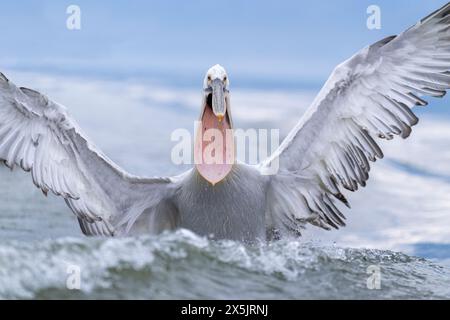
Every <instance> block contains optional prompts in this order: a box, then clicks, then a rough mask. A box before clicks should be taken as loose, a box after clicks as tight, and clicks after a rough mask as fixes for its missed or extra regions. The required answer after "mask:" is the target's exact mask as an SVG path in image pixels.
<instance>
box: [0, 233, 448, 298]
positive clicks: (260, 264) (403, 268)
mask: <svg viewBox="0 0 450 320" xmlns="http://www.w3.org/2000/svg"><path fill="white" fill-rule="evenodd" d="M0 265H1V266H2V268H1V271H0V297H1V298H38V299H47V298H50V299H51V298H90V299H91V298H149V299H161V298H181V299H185V298H193V299H196V298H218V299H222V298H247V299H265V298H273V299H282V298H288V299H291V298H296V299H298V298H304V299H314V298H356V299H363V298H418V297H421V298H449V297H450V269H449V268H446V267H442V266H439V265H437V264H435V263H432V262H430V261H427V260H425V259H421V258H417V257H412V256H408V255H405V254H401V253H395V252H391V251H382V250H369V249H348V248H340V247H335V246H330V247H327V246H318V245H314V244H311V243H302V242H296V241H294V242H292V241H280V242H276V243H272V244H268V245H263V244H261V245H256V246H245V245H242V244H239V243H236V242H231V241H221V242H214V241H210V240H207V239H205V238H200V237H197V236H196V235H194V234H192V233H190V232H188V231H183V230H181V231H178V232H176V233H172V234H164V235H162V236H160V237H157V238H155V237H143V238H127V239H107V240H100V239H97V240H95V239H80V238H64V239H58V240H45V241H42V242H38V243H30V242H21V241H9V242H6V243H2V244H1V245H0ZM73 265H77V266H79V267H80V270H81V290H80V291H69V290H67V289H66V278H67V272H68V270H71V269H70V268H71V266H73ZM371 265H376V266H379V267H380V270H381V288H380V289H379V290H369V289H368V288H367V278H368V274H367V268H368V267H369V266H371ZM68 268H69V269H68Z"/></svg>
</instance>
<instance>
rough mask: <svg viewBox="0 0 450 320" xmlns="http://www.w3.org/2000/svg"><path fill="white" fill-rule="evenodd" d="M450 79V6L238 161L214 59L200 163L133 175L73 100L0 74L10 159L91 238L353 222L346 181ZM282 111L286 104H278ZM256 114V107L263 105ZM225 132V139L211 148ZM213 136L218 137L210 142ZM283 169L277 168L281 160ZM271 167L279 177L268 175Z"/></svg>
mask: <svg viewBox="0 0 450 320" xmlns="http://www.w3.org/2000/svg"><path fill="white" fill-rule="evenodd" d="M449 88H450V3H449V4H447V5H445V6H444V7H443V8H441V9H440V10H437V11H436V12H434V13H432V14H431V15H429V16H427V17H426V18H424V19H422V20H421V21H419V22H418V23H417V24H416V25H414V26H413V27H411V28H409V29H407V30H406V31H405V32H403V33H401V34H400V35H398V36H395V37H388V38H385V39H383V40H381V41H379V42H377V43H375V44H373V45H371V46H369V47H366V48H364V49H362V50H361V51H359V52H358V53H357V54H355V55H354V56H353V57H351V58H350V59H348V60H346V61H345V62H343V63H342V64H340V65H339V66H337V67H336V69H335V70H334V71H333V73H332V74H331V76H330V77H329V79H328V81H327V82H326V83H325V85H324V87H323V88H322V90H321V91H320V92H319V94H318V96H317V97H316V99H315V100H314V102H313V103H312V105H311V106H310V108H309V109H308V111H307V112H306V113H305V115H304V116H303V117H302V118H301V119H300V121H299V122H298V124H297V125H296V126H295V127H294V129H293V130H292V131H291V132H290V133H289V135H288V136H287V137H286V139H285V140H284V141H283V143H282V144H281V146H280V147H279V148H278V149H277V150H276V151H275V152H274V153H273V154H272V155H271V156H270V157H269V158H268V159H267V160H265V161H264V162H263V163H261V164H259V165H258V166H249V165H246V164H243V163H238V162H236V159H235V155H234V149H235V147H234V140H233V139H228V140H227V139H226V137H229V134H230V133H231V137H232V132H233V122H232V117H231V103H230V91H229V79H228V75H227V73H226V71H225V69H224V68H222V67H221V66H219V65H215V66H213V67H212V68H210V69H209V70H208V72H207V74H206V76H205V78H204V82H203V100H202V105H201V113H200V121H201V125H200V126H199V129H198V131H197V132H196V140H195V146H194V153H195V159H196V162H195V166H194V167H193V168H192V169H190V170H189V171H187V172H185V173H184V174H181V175H180V176H177V177H166V178H160V177H157V178H142V177H136V176H132V175H130V174H128V173H127V172H125V171H124V170H122V169H121V168H119V167H118V166H117V165H115V164H114V163H113V162H112V161H111V160H109V159H108V158H107V157H106V156H105V155H104V154H103V153H102V152H101V151H100V150H98V149H97V148H96V147H95V146H94V145H93V143H92V142H90V141H89V139H88V138H87V137H86V136H85V135H83V134H82V133H81V130H80V128H79V127H78V125H77V124H76V122H75V120H74V119H73V118H71V117H70V115H69V114H68V113H67V111H66V109H65V108H64V107H63V106H61V105H59V104H58V103H56V102H53V101H51V100H50V99H48V98H47V97H46V96H44V95H42V94H40V93H38V92H36V91H34V90H30V89H27V88H18V87H16V86H15V85H14V84H13V83H12V82H11V81H9V80H8V79H7V78H6V77H5V76H4V75H3V74H1V73H0V159H3V160H4V162H5V164H6V165H7V166H9V167H11V168H12V167H14V166H18V167H21V168H22V169H24V170H26V171H30V172H31V176H32V179H33V182H34V184H35V185H36V186H37V187H39V188H40V189H41V190H42V191H43V192H44V193H45V194H47V192H48V191H51V192H53V193H54V194H56V195H59V196H62V197H63V198H64V199H65V201H66V203H67V205H68V206H69V208H70V209H71V210H72V211H73V212H74V214H75V215H76V216H77V218H78V221H79V223H80V227H81V229H82V231H83V233H84V234H86V235H103V236H114V235H130V234H141V233H156V234H157V233H160V232H162V231H164V230H171V229H176V228H186V229H190V230H192V231H194V232H196V233H198V234H200V235H204V236H208V237H209V236H211V237H213V238H214V239H234V240H240V241H247V242H252V241H257V240H264V239H267V235H269V237H270V238H273V237H279V236H286V235H295V236H297V235H300V231H301V229H302V228H304V227H305V225H306V224H308V223H309V224H312V225H315V226H318V227H321V228H324V229H330V228H339V227H341V226H344V225H345V223H344V219H345V217H344V215H343V214H342V213H341V209H340V208H339V207H338V205H337V204H338V202H341V203H343V204H345V205H347V206H348V202H347V200H346V198H345V197H344V195H343V193H342V190H343V189H347V190H350V191H356V190H358V188H359V187H363V186H365V185H366V182H367V180H368V179H369V174H368V173H369V170H370V162H374V161H375V160H376V159H381V158H382V157H383V153H382V151H381V148H380V146H379V145H378V143H377V139H379V138H380V139H386V140H390V139H392V138H393V137H394V136H396V135H398V136H400V137H402V138H407V137H408V136H409V134H410V133H411V127H412V126H414V125H415V124H417V121H418V119H417V117H416V116H415V115H414V113H413V112H412V111H411V108H412V107H414V106H416V105H426V101H425V100H423V99H422V97H424V96H433V97H442V96H443V95H445V93H446V91H447V90H448V89H449ZM274 107H276V108H279V107H281V106H279V105H277V106H274ZM249 112H252V113H255V112H258V108H257V106H256V107H255V109H254V110H250V111H249ZM211 132H215V133H218V134H219V136H220V137H221V138H220V139H222V137H224V140H223V142H224V143H223V146H221V148H219V149H215V150H214V152H209V151H210V150H211V146H213V145H215V144H216V143H217V142H220V141H221V140H217V139H218V138H215V139H210V137H209V135H208V134H210V133H211ZM205 137H209V138H207V139H205ZM275 163H276V164H277V166H276V167H277V168H279V170H277V171H276V172H271V170H268V169H269V168H273V164H275ZM269 172H270V174H268V173H269Z"/></svg>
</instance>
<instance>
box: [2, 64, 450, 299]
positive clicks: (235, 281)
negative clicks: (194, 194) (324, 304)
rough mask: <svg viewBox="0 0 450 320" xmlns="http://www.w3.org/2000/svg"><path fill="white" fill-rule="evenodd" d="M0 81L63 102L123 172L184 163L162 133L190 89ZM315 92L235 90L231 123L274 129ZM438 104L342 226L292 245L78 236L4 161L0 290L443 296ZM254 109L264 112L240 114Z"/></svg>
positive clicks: (392, 149)
mask: <svg viewBox="0 0 450 320" xmlns="http://www.w3.org/2000/svg"><path fill="white" fill-rule="evenodd" d="M8 75H9V76H10V78H11V79H14V81H15V82H16V83H18V84H20V85H25V86H29V87H33V88H37V89H39V90H41V91H44V92H46V93H47V94H48V95H49V96H51V97H53V98H54V99H56V100H58V101H60V102H62V103H63V104H65V105H67V106H68V107H69V109H70V111H71V113H72V114H73V115H74V116H75V118H76V119H77V120H78V122H79V123H80V125H81V126H82V128H83V129H84V131H85V132H87V134H88V135H89V136H90V137H91V138H92V140H93V141H95V143H96V144H97V145H98V146H99V147H100V148H101V149H102V150H103V151H104V152H105V153H106V154H108V155H109V156H110V157H111V158H112V159H113V160H114V161H116V162H117V163H118V164H119V165H120V166H122V167H124V168H126V169H127V170H128V171H130V172H132V173H135V174H144V175H164V174H167V175H172V174H177V173H179V172H181V171H183V168H180V167H177V166H175V165H172V164H171V162H170V150H171V147H172V146H173V145H174V142H172V141H171V140H170V133H171V131H172V130H174V129H176V128H187V129H191V128H192V127H193V124H192V121H193V120H195V119H197V117H198V108H199V101H200V99H201V97H200V93H199V91H198V90H197V88H194V89H188V88H177V87H175V88H170V87H158V86H155V85H150V84H137V83H133V82H130V83H128V82H127V83H118V82H114V81H104V80H86V79H76V78H60V77H56V76H38V75H33V74H29V73H19V72H10V73H8ZM314 94H315V92H313V91H309V90H303V91H300V92H292V91H290V90H286V91H278V90H274V91H270V90H269V91H267V90H265V91H261V90H258V89H245V90H244V89H236V90H232V98H233V100H232V102H233V115H234V122H235V125H236V126H238V127H243V128H249V127H255V128H280V129H281V134H282V135H284V134H286V133H287V131H288V130H289V129H290V128H291V127H292V125H293V124H294V123H295V122H296V120H297V119H298V116H299V115H300V114H301V113H302V112H303V110H304V108H305V107H306V106H307V105H308V104H309V102H310V101H311V100H312V98H313V97H314ZM446 104H447V105H448V102H447V100H444V101H443V102H440V103H439V105H437V106H435V107H430V108H428V110H423V111H421V112H420V113H421V116H422V117H421V122H420V124H419V125H418V126H417V127H416V128H415V130H414V132H413V136H412V137H411V138H410V139H408V140H407V141H400V140H397V141H394V142H390V143H383V148H384V151H385V154H386V155H387V157H386V159H385V160H383V161H380V162H378V163H376V165H374V166H373V169H372V171H371V179H370V181H369V185H368V187H367V188H365V189H363V190H360V191H358V192H357V193H355V194H347V197H348V198H349V199H350V201H351V204H352V210H344V212H345V214H346V216H347V227H346V228H343V229H341V230H338V231H333V232H327V231H324V230H320V229H317V228H313V227H309V228H308V229H307V230H306V231H305V232H304V235H303V237H302V238H300V239H299V240H296V241H292V240H282V241H279V242H275V243H270V244H259V245H254V246H246V245H243V244H241V243H237V242H232V241H219V242H217V241H211V240H209V239H205V238H201V237H198V236H196V235H194V234H192V233H191V232H189V231H187V230H180V231H178V232H176V233H166V234H163V235H161V236H158V237H151V236H148V237H140V238H123V239H96V238H86V237H84V236H82V235H81V232H80V231H79V228H78V225H77V222H76V219H75V217H74V216H73V214H71V212H70V211H69V210H68V209H67V208H66V206H65V204H64V202H63V201H61V199H59V198H57V197H55V196H52V195H49V197H47V198H46V197H44V196H43V195H42V193H41V192H40V191H39V190H37V189H36V188H35V187H34V186H33V185H32V183H31V178H30V176H29V175H28V174H26V173H23V172H21V171H19V170H14V171H13V172H11V171H10V170H9V169H7V168H6V167H4V166H0V190H1V192H0V298H3V299H17V298H37V299H55V298H87V299H95V298H99V299H102V298H125V299H126V298H140V299H144V298H145V299H146V298H149V299H161V298H169V299H171V298H182V299H184V298H219V299H222V298H235V299H236V298H247V299H265V298H274V299H283V298H289V299H291V298H294V299H300V298H302V299H303V298H305V299H314V298H325V299H336V298H344V299H352V298H355V299H365V298H369V299H381V298H406V299H416V298H425V299H442V298H446V299H448V298H450V244H449V243H450V228H449V226H450V196H449V195H450V178H449V177H450V166H449V165H448V164H449V163H450V149H449V148H448V146H449V145H450V123H449V119H448V116H447V114H448V113H447V114H446V113H445V112H442V111H440V109H442V108H445V106H446ZM255 105H257V106H258V107H259V110H260V112H259V113H258V114H255V113H254V112H248V110H249V109H248V108H250V107H251V106H255ZM274 105H275V106H278V108H277V109H274ZM281 106H282V107H281ZM441 107H442V108H441ZM74 267H75V268H79V270H80V272H81V273H80V275H81V282H80V284H81V289H80V290H68V289H67V286H66V284H67V283H66V282H67V280H68V278H69V279H71V278H70V274H69V273H68V271H71V270H73V268H74ZM374 267H375V268H379V270H380V286H381V287H380V289H375V290H370V289H369V288H368V286H367V281H368V278H369V277H370V276H371V275H370V274H369V273H368V268H369V270H370V268H374Z"/></svg>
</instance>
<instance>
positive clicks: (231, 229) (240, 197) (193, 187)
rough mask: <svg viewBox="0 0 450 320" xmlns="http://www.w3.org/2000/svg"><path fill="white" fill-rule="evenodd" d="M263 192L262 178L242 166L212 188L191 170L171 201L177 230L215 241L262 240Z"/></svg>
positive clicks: (263, 232)
mask: <svg viewBox="0 0 450 320" xmlns="http://www.w3.org/2000/svg"><path fill="white" fill-rule="evenodd" d="M266 188H267V183H266V179H265V177H263V176H261V175H260V173H259V172H258V171H257V170H256V169H254V168H252V167H250V166H247V165H244V164H236V165H234V166H233V169H232V171H231V172H230V174H229V175H228V176H227V177H226V178H225V179H224V180H222V181H221V182H219V183H217V184H216V185H214V186H213V185H212V184H211V183H209V182H207V181H206V180H205V179H204V178H203V177H202V176H201V175H200V174H199V173H198V172H197V171H196V170H195V169H193V170H192V172H191V173H190V174H189V176H188V177H186V179H185V182H184V183H183V186H182V187H181V188H180V190H179V193H178V195H177V197H176V199H175V203H176V205H177V208H178V212H179V223H180V224H179V226H180V227H181V228H186V229H190V230H192V231H194V232H196V233H198V234H200V235H204V236H213V237H214V238H215V239H232V240H240V241H254V240H258V239H261V240H264V239H265V233H266V227H265V207H266V205H265V201H266V199H265V198H266V197H265V194H266Z"/></svg>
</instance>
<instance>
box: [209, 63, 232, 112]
mask: <svg viewBox="0 0 450 320" xmlns="http://www.w3.org/2000/svg"><path fill="white" fill-rule="evenodd" d="M229 84H230V80H228V75H227V72H226V71H225V69H224V68H223V67H222V66H221V65H219V64H216V65H215V66H212V67H211V68H209V70H208V72H206V75H205V79H204V80H203V91H204V93H205V101H206V103H207V105H208V106H209V107H211V108H212V110H213V112H214V114H215V115H216V117H217V118H218V119H219V120H220V121H222V119H223V118H224V117H225V113H226V112H227V104H228V95H229V91H228V86H229Z"/></svg>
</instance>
